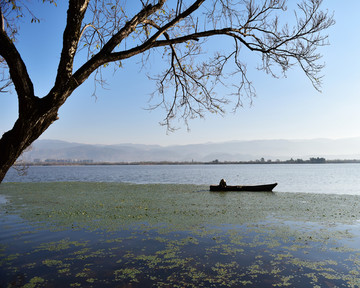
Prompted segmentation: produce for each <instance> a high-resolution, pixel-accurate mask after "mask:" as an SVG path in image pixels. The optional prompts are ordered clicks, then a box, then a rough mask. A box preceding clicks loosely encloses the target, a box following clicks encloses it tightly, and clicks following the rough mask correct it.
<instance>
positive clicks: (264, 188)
mask: <svg viewBox="0 0 360 288" xmlns="http://www.w3.org/2000/svg"><path fill="white" fill-rule="evenodd" d="M276 185H277V183H273V184H264V185H251V186H247V185H244V186H230V185H226V186H220V185H210V191H244V192H245V191H248V192H271V191H272V190H273V189H274V187H275V186H276Z"/></svg>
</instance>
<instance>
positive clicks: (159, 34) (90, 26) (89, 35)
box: [4, 0, 334, 127]
mask: <svg viewBox="0 0 360 288" xmlns="http://www.w3.org/2000/svg"><path fill="white" fill-rule="evenodd" d="M48 2H52V3H54V1H48ZM69 2H70V3H69V11H68V15H69V16H70V15H72V14H74V15H78V14H79V13H81V14H84V15H85V16H84V19H83V20H82V19H78V21H80V23H77V26H76V27H75V26H74V23H72V22H71V21H70V20H71V19H68V23H67V25H68V26H67V27H66V30H65V34H64V36H65V37H66V38H68V39H65V38H64V41H66V43H65V42H64V49H66V50H67V51H73V52H74V53H71V55H68V57H64V55H63V56H62V58H61V62H60V66H59V68H60V69H59V72H61V71H62V70H61V67H64V68H65V67H72V65H70V66H69V64H72V62H73V57H74V56H75V52H76V51H78V50H81V49H84V48H85V49H86V53H87V55H88V60H89V61H88V62H87V63H85V64H84V66H83V67H81V68H80V69H79V70H78V71H76V72H75V73H74V71H72V69H69V70H68V71H67V72H68V77H69V78H71V77H72V78H74V79H75V80H77V81H78V82H79V83H81V82H82V81H83V78H87V77H88V75H89V74H90V73H91V72H94V71H97V74H96V75H97V76H98V78H97V79H98V80H102V79H101V68H103V67H104V66H107V65H108V64H109V63H111V62H116V66H117V67H121V65H122V62H121V61H124V60H125V59H127V58H130V57H132V56H135V55H137V54H142V55H143V60H144V62H146V60H147V59H148V57H149V54H150V53H153V52H155V51H156V52H157V53H161V55H162V58H163V60H164V61H165V62H166V63H167V67H165V68H164V70H163V71H162V72H161V71H159V74H157V75H151V76H150V78H152V79H154V80H156V81H157V87H158V89H157V91H156V92H157V94H159V95H160V96H161V98H160V99H161V100H160V102H159V103H158V105H155V106H154V107H157V106H162V107H164V108H165V109H166V112H167V116H166V118H165V121H164V124H166V125H168V127H171V125H170V122H171V120H172V119H173V118H174V117H176V116H180V117H183V118H184V119H185V120H186V119H188V118H192V117H198V116H200V117H202V116H203V112H204V111H207V110H208V111H211V112H220V113H223V112H224V111H223V104H224V103H227V101H228V99H229V98H227V97H224V95H216V93H214V87H216V86H217V85H222V84H225V83H224V81H223V80H224V79H226V78H227V77H228V76H230V75H231V76H234V77H232V78H231V81H232V83H234V84H235V86H236V88H235V89H233V91H232V92H233V94H234V95H236V99H237V100H236V101H235V103H236V105H235V106H239V105H241V103H242V97H244V96H246V97H250V98H252V97H253V96H254V95H255V89H254V87H253V86H252V83H251V80H250V79H248V77H247V74H246V64H247V63H246V59H243V58H242V57H241V54H240V53H241V51H242V49H245V50H249V51H253V52H255V53H257V54H258V55H259V56H260V60H261V66H260V69H262V70H264V71H265V72H267V73H270V74H272V75H273V76H275V77H278V76H280V75H281V74H285V72H286V71H287V70H288V69H289V68H290V67H292V66H293V65H299V66H300V67H301V69H302V70H303V71H304V72H305V74H306V75H307V77H308V78H309V79H310V81H311V82H312V84H313V85H314V87H315V88H316V89H318V90H319V89H320V84H321V76H320V75H319V73H320V71H321V69H322V68H323V64H322V63H321V62H319V60H320V58H321V57H320V55H319V54H318V52H317V51H316V48H318V47H320V46H323V45H326V44H327V36H326V35H324V34H322V32H323V30H325V29H326V28H328V27H329V26H330V25H332V24H333V23H334V21H333V19H332V17H331V15H330V16H329V15H328V13H327V12H324V11H321V10H320V8H319V7H320V4H321V2H322V1H321V0H307V1H303V2H301V3H299V4H298V5H297V6H296V7H295V8H296V9H295V10H294V11H287V7H286V0H262V1H256V0H197V1H195V0H192V1H190V0H188V1H186V0H178V1H166V0H146V1H145V0H140V1H134V0H132V1H123V0H113V1H108V0H107V1H103V0H97V1H86V0H82V1H69ZM16 3H17V2H16V1H8V7H7V8H8V9H9V6H11V7H12V9H14V5H15V4H16ZM4 7H5V8H6V5H5V6H4ZM15 7H18V6H16V5H15ZM23 9H24V8H23ZM14 10H15V11H14V12H16V13H17V16H18V15H19V13H21V10H17V9H14ZM27 11H31V10H30V9H27ZM85 11H86V13H85ZM7 15H8V16H9V15H13V14H11V13H7ZM5 16H6V15H5ZM31 17H32V21H38V19H37V18H36V16H35V15H33V14H31ZM294 19H295V20H294ZM289 22H293V23H289ZM5 23H8V22H6V21H5ZM9 23H10V24H11V23H13V22H10V21H9ZM9 27H10V26H9ZM75 29H79V30H78V31H75ZM14 32H16V28H14V27H13V30H12V35H14V34H15V33H14ZM70 34H72V35H70ZM75 34H76V36H75ZM212 36H216V37H217V38H218V39H219V40H218V41H219V43H227V44H226V45H227V46H228V47H221V45H219V47H216V48H218V49H217V51H212V52H211V54H210V53H209V55H206V57H205V56H204V53H205V52H207V51H206V49H205V47H206V41H207V40H208V39H209V38H210V37H212ZM221 37H223V39H224V40H222V39H221ZM70 38H72V39H71V41H70ZM226 39H232V44H231V42H229V41H227V40H226ZM213 46H214V45H213ZM66 50H65V51H63V53H64V52H66ZM67 54H68V53H67ZM279 68H280V69H279ZM65 69H67V68H65ZM85 70H86V71H85ZM279 74H280V75H279ZM59 75H60V77H58V79H59V78H62V76H61V74H59ZM84 76H85V77H84ZM77 78H81V79H79V80H80V81H79V80H78V79H77ZM235 108H236V107H235Z"/></svg>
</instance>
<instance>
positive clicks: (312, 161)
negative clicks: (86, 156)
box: [14, 158, 360, 166]
mask: <svg viewBox="0 0 360 288" xmlns="http://www.w3.org/2000/svg"><path fill="white" fill-rule="evenodd" d="M244 164H254V165H258V164H268V165H274V164H300V165H301V164H360V159H335V160H326V159H325V158H310V159H309V160H302V159H296V160H294V159H292V158H291V159H290V160H284V161H281V160H276V161H272V160H268V161H264V160H251V161H219V160H214V161H134V162H132V161H129V162H125V161H124V162H107V161H96V162H93V161H89V160H86V161H83V160H61V159H59V160H55V161H38V162H26V161H25V162H19V163H15V164H14V166H109V165H111V166H116V165H244Z"/></svg>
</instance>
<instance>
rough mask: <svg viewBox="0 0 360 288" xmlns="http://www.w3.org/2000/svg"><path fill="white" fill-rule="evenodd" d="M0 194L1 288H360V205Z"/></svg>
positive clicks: (276, 196) (255, 198) (188, 194)
mask: <svg viewBox="0 0 360 288" xmlns="http://www.w3.org/2000/svg"><path fill="white" fill-rule="evenodd" d="M0 193H2V194H3V195H6V197H7V198H8V202H7V203H5V204H3V205H0V231H1V233H0V287H22V286H24V285H27V286H25V287H285V286H288V287H359V285H360V275H359V272H358V271H360V248H359V247H358V245H357V243H359V240H360V233H359V231H360V224H359V223H357V222H356V219H359V218H360V217H359V211H360V201H359V200H360V198H359V197H357V196H343V195H319V194H297V193H270V194H269V193H210V192H208V191H206V190H203V189H202V186H193V185H131V184H119V183H113V184H111V183H48V184H35V183H34V184H10V183H6V184H4V185H2V186H0ZM358 217H359V218H358Z"/></svg>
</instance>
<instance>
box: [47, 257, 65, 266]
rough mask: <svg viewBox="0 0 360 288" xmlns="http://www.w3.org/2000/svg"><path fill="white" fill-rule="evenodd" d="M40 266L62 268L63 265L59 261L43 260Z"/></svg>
mask: <svg viewBox="0 0 360 288" xmlns="http://www.w3.org/2000/svg"><path fill="white" fill-rule="evenodd" d="M42 264H44V265H46V266H49V267H52V266H57V267H64V263H63V262H62V261H61V260H54V259H46V260H43V261H42Z"/></svg>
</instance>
